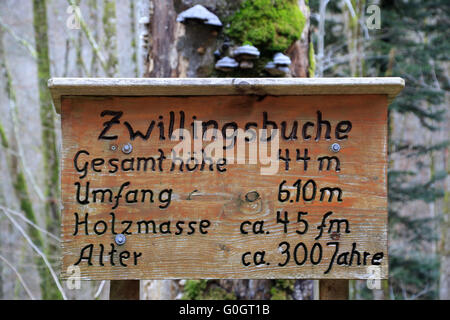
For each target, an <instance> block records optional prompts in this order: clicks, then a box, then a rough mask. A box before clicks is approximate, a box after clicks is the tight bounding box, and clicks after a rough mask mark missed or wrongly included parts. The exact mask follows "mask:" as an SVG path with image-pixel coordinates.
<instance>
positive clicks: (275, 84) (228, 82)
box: [48, 77, 405, 113]
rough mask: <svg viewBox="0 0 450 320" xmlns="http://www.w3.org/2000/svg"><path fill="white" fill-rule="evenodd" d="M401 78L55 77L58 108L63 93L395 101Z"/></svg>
mask: <svg viewBox="0 0 450 320" xmlns="http://www.w3.org/2000/svg"><path fill="white" fill-rule="evenodd" d="M404 85H405V82H404V80H403V79H401V78H396V77H386V78H52V79H50V80H49V82H48V86H49V88H50V91H51V93H52V97H53V101H54V105H55V108H56V111H57V112H58V113H60V111H61V97H63V96H92V95H95V96H173V95H175V96H183V95H187V96H192V95H244V94H246V95H260V96H265V95H275V96H283V95H315V94H316V95H317V94H320V95H334V94H345V95H347V94H384V95H387V96H388V101H390V100H392V99H393V98H394V97H395V96H396V95H397V94H398V93H399V92H400V91H401V90H402V89H403V87H404Z"/></svg>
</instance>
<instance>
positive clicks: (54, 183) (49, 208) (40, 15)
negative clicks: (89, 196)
mask: <svg viewBox="0 0 450 320" xmlns="http://www.w3.org/2000/svg"><path fill="white" fill-rule="evenodd" d="M33 26H34V38H35V46H36V54H37V69H38V73H37V81H38V87H39V104H40V115H41V125H42V147H43V148H42V149H43V162H44V172H45V175H44V176H45V196H46V205H45V209H46V228H47V230H48V231H49V232H50V233H53V234H59V228H60V221H61V219H60V212H59V198H60V197H59V157H58V151H57V141H56V128H55V111H54V109H53V106H52V99H51V96H50V91H49V90H48V88H47V81H48V79H50V59H49V53H48V48H49V47H48V35H47V5H46V1H44V0H34V1H33ZM58 251H59V246H57V245H54V244H52V243H48V244H47V245H46V250H45V253H46V254H47V256H48V257H49V261H51V263H52V264H55V263H56V261H55V259H50V257H51V256H55V257H56V256H57V254H56V253H57V252H58ZM49 253H51V255H49ZM42 281H43V282H44V287H45V290H44V291H43V292H42V294H43V296H42V298H43V299H60V298H61V294H60V293H59V291H58V290H56V287H55V286H54V282H53V279H51V277H45V278H43V279H42Z"/></svg>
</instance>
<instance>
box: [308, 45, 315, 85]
mask: <svg viewBox="0 0 450 320" xmlns="http://www.w3.org/2000/svg"><path fill="white" fill-rule="evenodd" d="M315 71H316V58H315V56H314V45H313V43H312V42H311V43H310V44H309V67H308V74H309V77H310V78H314V72H315Z"/></svg>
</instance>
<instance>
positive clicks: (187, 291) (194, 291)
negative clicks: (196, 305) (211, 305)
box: [182, 280, 236, 300]
mask: <svg viewBox="0 0 450 320" xmlns="http://www.w3.org/2000/svg"><path fill="white" fill-rule="evenodd" d="M182 299H183V300H236V296H235V295H234V294H232V293H229V292H227V291H226V290H225V289H223V288H221V287H219V286H217V285H214V284H213V283H212V285H210V284H209V283H208V280H187V281H186V284H185V285H184V295H183V298H182Z"/></svg>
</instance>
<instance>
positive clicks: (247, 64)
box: [239, 60, 253, 69]
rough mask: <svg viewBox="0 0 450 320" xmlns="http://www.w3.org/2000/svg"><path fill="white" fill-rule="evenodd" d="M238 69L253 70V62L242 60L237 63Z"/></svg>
mask: <svg viewBox="0 0 450 320" xmlns="http://www.w3.org/2000/svg"><path fill="white" fill-rule="evenodd" d="M239 68H241V69H252V68H253V62H251V61H248V60H242V61H241V62H240V63H239Z"/></svg>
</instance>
